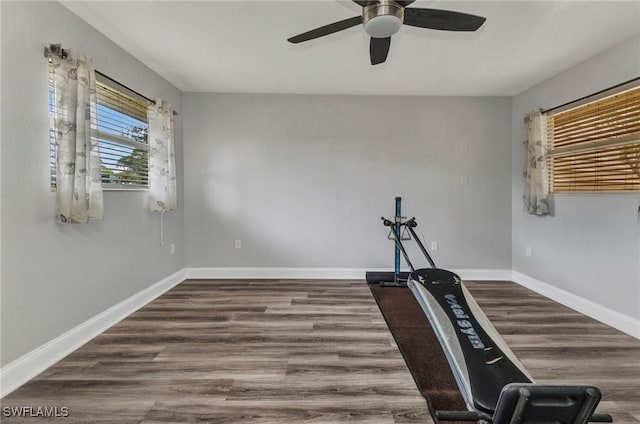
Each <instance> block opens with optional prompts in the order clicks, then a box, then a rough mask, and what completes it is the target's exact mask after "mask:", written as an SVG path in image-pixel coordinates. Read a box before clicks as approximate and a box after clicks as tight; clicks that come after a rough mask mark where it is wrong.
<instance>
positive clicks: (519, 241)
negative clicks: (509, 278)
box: [512, 36, 640, 319]
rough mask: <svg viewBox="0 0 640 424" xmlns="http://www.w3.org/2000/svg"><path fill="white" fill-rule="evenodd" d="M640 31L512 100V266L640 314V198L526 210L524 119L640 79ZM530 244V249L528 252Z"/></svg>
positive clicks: (578, 197)
mask: <svg viewBox="0 0 640 424" xmlns="http://www.w3.org/2000/svg"><path fill="white" fill-rule="evenodd" d="M639 52H640V36H636V37H634V38H631V39H629V40H627V41H626V42H624V43H621V44H619V45H618V46H616V47H614V48H612V49H609V50H607V51H605V52H604V53H601V54H599V55H597V56H595V57H593V58H591V59H589V60H587V61H585V62H583V63H581V64H579V65H577V66H575V67H574V68H571V69H569V70H567V71H565V72H562V73H561V74H559V75H557V76H555V77H553V78H550V79H548V80H546V81H544V82H543V83H541V84H539V85H537V86H535V87H533V88H531V89H529V90H527V91H525V92H523V93H521V94H519V95H517V96H515V97H514V99H513V116H512V119H513V122H512V127H513V158H512V160H513V175H512V177H513V193H512V197H513V221H512V232H513V268H514V270H515V271H518V272H521V273H523V274H525V275H528V276H530V277H533V278H536V279H538V280H541V281H544V282H546V283H549V284H551V285H553V286H555V287H557V288H560V289H563V290H566V291H568V292H570V293H573V294H575V295H578V296H580V297H583V298H586V299H588V300H591V301H593V302H595V303H598V304H601V305H603V306H605V307H607V308H610V309H612V310H614V311H617V312H620V313H622V314H625V315H628V316H630V317H634V318H636V319H640V217H639V216H638V207H640V196H639V195H638V194H637V193H635V194H626V195H619V194H570V195H566V194H564V195H561V194H558V195H554V196H553V199H552V201H553V210H554V212H553V215H554V216H551V217H543V218H539V217H533V216H529V215H526V214H525V213H524V212H523V211H522V201H521V196H522V187H523V184H522V160H523V149H522V132H523V125H522V119H523V117H524V115H525V113H527V112H529V111H530V110H534V109H537V108H543V109H546V108H550V107H554V106H557V105H560V104H563V103H566V102H568V101H571V100H573V99H577V98H580V97H583V96H586V95H589V94H591V93H594V92H596V91H599V90H602V89H604V88H607V87H610V86H612V85H615V84H618V83H620V82H624V81H627V80H629V79H631V78H636V77H638V76H640V54H639ZM526 246H530V247H531V250H532V255H531V257H527V256H526V255H525V248H526Z"/></svg>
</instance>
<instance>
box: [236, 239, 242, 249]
mask: <svg viewBox="0 0 640 424" xmlns="http://www.w3.org/2000/svg"><path fill="white" fill-rule="evenodd" d="M236 249H242V240H236Z"/></svg>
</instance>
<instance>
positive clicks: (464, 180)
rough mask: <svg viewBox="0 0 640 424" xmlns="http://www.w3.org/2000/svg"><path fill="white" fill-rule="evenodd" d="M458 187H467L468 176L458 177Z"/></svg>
mask: <svg viewBox="0 0 640 424" xmlns="http://www.w3.org/2000/svg"><path fill="white" fill-rule="evenodd" d="M460 185H461V186H468V185H469V176H468V175H461V176H460Z"/></svg>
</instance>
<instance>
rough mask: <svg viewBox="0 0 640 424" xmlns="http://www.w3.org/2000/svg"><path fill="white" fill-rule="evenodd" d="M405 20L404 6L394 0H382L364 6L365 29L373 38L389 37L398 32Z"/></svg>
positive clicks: (363, 19) (363, 20)
mask: <svg viewBox="0 0 640 424" xmlns="http://www.w3.org/2000/svg"><path fill="white" fill-rule="evenodd" d="M403 21H404V8H403V7H402V6H400V5H399V4H398V3H396V2H395V1H393V0H380V1H379V2H378V3H374V4H370V5H367V6H364V7H363V10H362V22H363V24H364V30H365V31H366V32H367V34H369V35H370V36H371V37H373V38H387V37H391V36H392V35H393V34H395V33H396V32H398V31H399V30H400V28H401V27H402V23H403Z"/></svg>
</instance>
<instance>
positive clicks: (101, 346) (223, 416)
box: [2, 280, 640, 423]
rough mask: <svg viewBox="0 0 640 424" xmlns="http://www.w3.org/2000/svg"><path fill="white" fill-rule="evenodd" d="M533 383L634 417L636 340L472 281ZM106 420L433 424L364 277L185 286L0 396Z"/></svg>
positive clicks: (75, 417)
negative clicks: (588, 396) (588, 394)
mask: <svg viewBox="0 0 640 424" xmlns="http://www.w3.org/2000/svg"><path fill="white" fill-rule="evenodd" d="M468 287H469V289H470V290H471V292H472V293H473V295H474V296H475V297H476V299H477V300H478V303H479V304H480V305H481V306H482V307H483V309H484V310H485V312H486V313H487V315H488V316H489V318H490V319H491V320H492V322H493V323H494V325H495V326H496V328H497V329H498V330H499V331H500V332H501V333H502V334H503V336H504V338H505V339H506V340H507V342H508V343H509V344H510V345H511V347H512V348H513V350H514V351H515V353H516V354H517V355H518V356H519V358H520V359H521V360H522V362H523V363H524V364H525V366H526V367H527V368H528V370H529V371H530V372H531V374H532V375H533V377H534V378H536V380H537V381H539V382H567V383H590V384H595V385H597V386H599V387H600V388H601V389H602V390H603V392H604V401H603V402H602V403H601V408H600V409H601V410H602V411H603V412H611V413H613V415H614V417H615V418H616V421H617V422H619V423H622V422H625V423H638V422H640V341H638V340H636V339H633V338H631V337H629V336H626V335H624V334H622V333H620V332H618V331H616V330H612V329H611V328H609V327H606V326H604V325H602V324H600V323H598V322H596V321H593V320H591V319H589V318H587V317H584V316H583V315H580V314H578V313H576V312H573V311H571V310H569V309H567V308H565V307H563V306H561V305H558V304H556V303H554V302H552V301H549V300H547V299H545V298H543V297H541V296H538V295H536V294H535V293H532V292H531V291H528V290H526V289H524V288H522V287H519V286H517V285H515V284H513V283H490V282H482V283H468ZM2 406H3V407H4V406H32V407H38V406H58V407H62V406H66V407H68V408H69V417H67V418H60V419H58V420H52V419H49V420H45V419H43V418H32V419H31V420H29V419H24V418H21V419H18V418H6V417H3V419H2V422H19V423H25V422H30V421H31V422H38V423H42V422H51V421H53V422H56V421H59V422H64V423H72V422H101V423H107V422H113V423H166V422H210V423H287V422H291V423H303V422H308V423H342V422H344V423H347V422H349V423H352V422H362V423H429V422H431V419H430V417H429V415H428V412H427V409H426V404H425V401H424V399H423V398H422V397H421V396H420V394H419V393H418V390H417V389H416V387H415V385H414V383H413V380H412V378H411V375H410V373H409V371H408V370H407V368H406V366H405V364H404V362H403V360H402V357H401V355H400V353H399V352H398V350H397V348H396V347H395V344H394V342H393V338H392V336H391V334H390V333H389V330H388V329H387V327H386V325H385V323H384V320H383V318H382V316H381V315H380V312H379V311H378V308H377V306H376V304H375V301H374V300H373V298H372V296H371V294H370V292H369V290H368V288H367V286H366V284H365V283H364V282H363V281H351V282H346V281H321V282H319V281H300V280H296V281H204V280H202V281H185V282H183V283H182V284H180V285H179V286H177V287H176V288H174V289H173V290H171V291H169V292H168V293H166V294H165V295H163V296H161V297H160V298H158V299H157V300H156V301H154V302H152V303H151V304H149V305H147V306H146V307H144V308H143V309H141V310H139V311H138V312H136V313H135V314H133V315H131V316H130V317H128V318H127V319H126V320H124V321H122V322H121V323H119V324H118V325H116V326H114V327H113V328H111V329H110V330H108V331H107V332H105V333H104V334H102V335H100V336H99V337H97V338H96V339H94V340H93V341H91V342H90V343H88V344H87V345H85V346H83V347H82V348H81V349H79V350H78V351H76V352H75V353H73V354H71V355H70V356H68V357H67V358H65V359H64V360H62V361H61V362H59V363H58V364H56V365H55V366H53V367H51V368H49V369H48V370H47V371H45V372H44V373H42V374H41V375H39V376H38V377H37V378H36V379H34V380H33V381H31V382H30V383H28V384H26V385H25V386H23V387H22V388H20V389H18V390H17V391H15V392H13V393H12V394H10V395H9V396H8V397H6V398H5V399H3V400H2Z"/></svg>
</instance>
